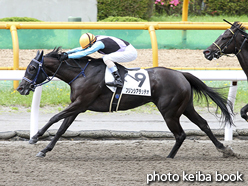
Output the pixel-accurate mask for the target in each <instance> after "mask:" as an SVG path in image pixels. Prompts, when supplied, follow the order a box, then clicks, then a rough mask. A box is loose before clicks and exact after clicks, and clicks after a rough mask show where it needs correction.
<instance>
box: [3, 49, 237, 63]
mask: <svg viewBox="0 0 248 186" xmlns="http://www.w3.org/2000/svg"><path fill="white" fill-rule="evenodd" d="M50 51H51V50H44V54H47V53H48V52H50ZM36 52H37V50H20V54H19V56H20V67H26V66H27V65H28V64H29V62H30V61H31V60H32V59H33V58H34V57H35V55H36ZM202 52H203V50H178V49H175V50H166V49H163V50H159V58H158V59H159V66H164V67H240V65H239V63H238V60H237V59H236V57H225V56H223V57H221V58H220V59H218V60H213V61H208V60H206V59H205V58H204V55H203V53H202ZM91 56H92V57H101V55H100V54H97V53H95V54H93V55H91ZM0 57H1V66H13V52H12V50H10V49H9V50H0ZM122 64H123V65H124V66H126V67H151V66H152V50H150V49H139V50H138V57H137V59H136V60H135V61H133V62H129V63H122Z"/></svg>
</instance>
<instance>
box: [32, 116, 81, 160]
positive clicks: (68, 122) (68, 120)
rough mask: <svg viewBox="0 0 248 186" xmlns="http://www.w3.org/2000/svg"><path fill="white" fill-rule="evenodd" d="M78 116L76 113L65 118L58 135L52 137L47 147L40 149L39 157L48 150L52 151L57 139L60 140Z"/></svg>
mask: <svg viewBox="0 0 248 186" xmlns="http://www.w3.org/2000/svg"><path fill="white" fill-rule="evenodd" d="M77 116H78V114H74V115H72V116H70V117H67V118H65V119H64V121H63V123H62V124H61V126H60V128H59V130H58V131H57V133H56V135H55V136H54V138H53V139H52V141H51V142H50V143H49V144H48V145H47V146H46V148H44V149H43V150H42V151H40V152H39V153H38V154H37V155H36V156H37V157H45V156H46V153H47V152H48V151H51V150H52V149H53V148H54V146H55V144H56V143H57V141H58V140H59V138H60V137H61V136H62V135H63V134H64V133H65V132H66V130H67V129H68V128H69V127H70V125H71V124H72V122H73V121H74V120H75V118H76V117H77Z"/></svg>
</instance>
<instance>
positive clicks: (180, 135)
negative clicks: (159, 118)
mask: <svg viewBox="0 0 248 186" xmlns="http://www.w3.org/2000/svg"><path fill="white" fill-rule="evenodd" d="M164 119H165V121H166V124H167V126H168V128H169V129H170V131H171V132H172V133H173V134H174V136H175V138H176V143H175V145H174V146H173V148H172V150H171V152H170V154H169V155H168V156H167V158H174V157H175V155H176V154H177V151H178V150H179V148H180V147H181V145H182V144H183V141H184V140H185V138H186V134H185V132H184V131H183V129H182V127H181V125H180V123H179V117H174V118H168V117H164Z"/></svg>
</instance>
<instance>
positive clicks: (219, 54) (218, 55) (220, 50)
mask: <svg viewBox="0 0 248 186" xmlns="http://www.w3.org/2000/svg"><path fill="white" fill-rule="evenodd" d="M228 30H229V31H230V32H231V33H232V38H231V39H229V41H227V42H226V44H225V45H222V46H224V47H223V49H221V48H222V46H219V45H218V44H216V43H215V42H213V44H214V45H215V46H216V47H217V48H218V49H219V51H218V52H216V57H217V58H219V57H221V56H223V55H226V56H229V57H230V55H227V54H225V49H227V47H228V46H229V44H230V43H231V42H232V41H233V40H234V38H235V37H236V35H237V33H238V32H237V31H239V30H236V31H235V32H233V31H232V30H231V29H230V28H229V29H228ZM234 41H235V51H237V53H236V54H235V56H237V55H238V54H239V53H240V52H241V49H242V48H243V46H244V44H245V42H246V41H247V38H246V37H245V39H244V41H243V43H242V44H241V46H240V49H239V50H238V49H237V47H236V40H234ZM232 57H233V56H232Z"/></svg>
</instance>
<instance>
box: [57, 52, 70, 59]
mask: <svg viewBox="0 0 248 186" xmlns="http://www.w3.org/2000/svg"><path fill="white" fill-rule="evenodd" d="M67 59H68V54H67V53H66V52H63V53H62V54H61V56H60V59H59V60H60V61H64V60H67Z"/></svg>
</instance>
